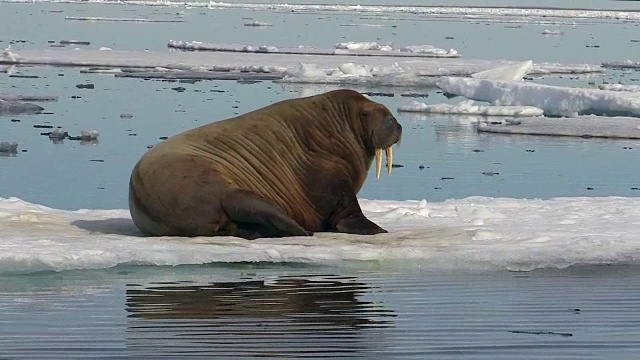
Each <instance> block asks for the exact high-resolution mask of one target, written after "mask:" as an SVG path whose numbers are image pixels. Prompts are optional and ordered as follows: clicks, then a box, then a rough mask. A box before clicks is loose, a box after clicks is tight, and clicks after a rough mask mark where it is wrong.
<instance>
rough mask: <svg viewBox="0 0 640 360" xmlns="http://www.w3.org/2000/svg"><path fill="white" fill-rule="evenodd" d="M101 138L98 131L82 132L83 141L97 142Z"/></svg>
mask: <svg viewBox="0 0 640 360" xmlns="http://www.w3.org/2000/svg"><path fill="white" fill-rule="evenodd" d="M98 136H100V134H99V133H98V130H82V131H80V138H82V140H96V139H97V138H98Z"/></svg>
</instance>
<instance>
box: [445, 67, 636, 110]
mask: <svg viewBox="0 0 640 360" xmlns="http://www.w3.org/2000/svg"><path fill="white" fill-rule="evenodd" d="M436 85H437V86H438V87H439V88H441V89H442V90H443V91H446V92H448V93H451V94H455V95H460V96H464V97H466V98H467V99H471V100H477V101H486V102H490V103H491V104H493V105H503V106H504V105H510V106H514V105H515V106H535V107H538V108H541V109H543V110H544V114H545V115H551V116H576V115H582V114H598V115H605V114H606V115H610V116H622V115H625V116H640V97H639V96H638V95H637V94H633V93H621V92H617V91H607V90H599V89H587V88H570V87H560V86H551V85H541V84H535V83H528V82H515V81H495V80H485V79H472V78H461V77H443V78H440V79H439V80H438V82H437V84H436Z"/></svg>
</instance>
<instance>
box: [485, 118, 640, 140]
mask: <svg viewBox="0 0 640 360" xmlns="http://www.w3.org/2000/svg"><path fill="white" fill-rule="evenodd" d="M478 131H480V132H490V133H500V134H521V135H546V136H573V137H583V138H609V139H640V118H629V117H606V116H578V117H572V118H547V117H536V118H522V119H513V120H511V119H507V120H504V121H496V120H492V121H490V122H480V123H479V124H478Z"/></svg>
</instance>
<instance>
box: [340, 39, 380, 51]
mask: <svg viewBox="0 0 640 360" xmlns="http://www.w3.org/2000/svg"><path fill="white" fill-rule="evenodd" d="M335 48H336V49H345V50H380V51H391V50H393V47H391V46H389V45H382V44H378V43H377V42H375V41H373V42H353V41H348V42H341V43H337V44H336V45H335Z"/></svg>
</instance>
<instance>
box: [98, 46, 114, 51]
mask: <svg viewBox="0 0 640 360" xmlns="http://www.w3.org/2000/svg"><path fill="white" fill-rule="evenodd" d="M98 50H99V51H111V50H113V49H112V48H110V47H106V46H100V49H98Z"/></svg>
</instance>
